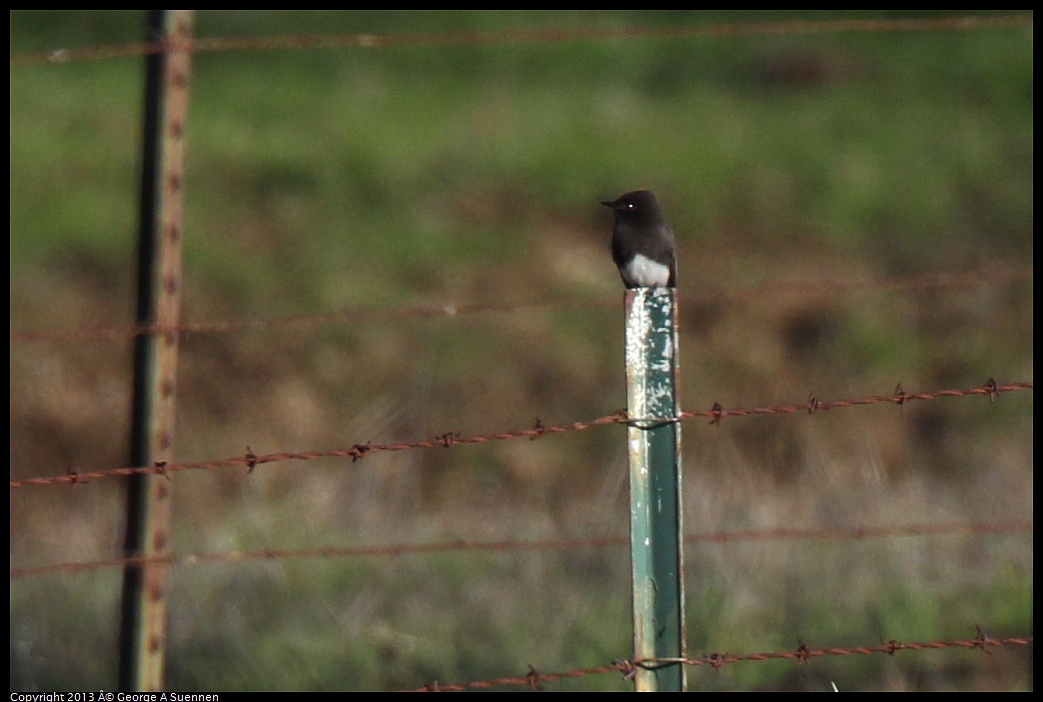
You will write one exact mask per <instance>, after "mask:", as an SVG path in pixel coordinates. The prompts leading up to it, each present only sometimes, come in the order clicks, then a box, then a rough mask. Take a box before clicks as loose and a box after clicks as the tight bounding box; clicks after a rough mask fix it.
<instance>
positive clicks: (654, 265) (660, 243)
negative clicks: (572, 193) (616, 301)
mask: <svg viewBox="0 0 1043 702" xmlns="http://www.w3.org/2000/svg"><path fill="white" fill-rule="evenodd" d="M601 204H602V205H604V206H605V207H610V208H612V212H613V213H614V214H615V215H616V226H615V227H614V228H613V229H612V260H613V261H615V262H616V265H617V266H618V267H619V275H620V276H622V278H623V283H624V284H625V285H626V286H627V287H628V288H655V287H667V288H673V287H677V257H676V255H675V253H674V230H673V229H671V228H670V225H669V224H667V223H666V220H665V219H663V213H662V212H660V210H659V203H658V202H656V200H655V195H653V194H652V193H650V192H649V191H647V190H635V191H633V192H630V193H626V194H625V195H620V196H619V197H618V198H617V199H615V200H611V201H610V200H604V201H602V203H601Z"/></svg>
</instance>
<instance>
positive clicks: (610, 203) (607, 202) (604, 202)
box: [601, 200, 613, 207]
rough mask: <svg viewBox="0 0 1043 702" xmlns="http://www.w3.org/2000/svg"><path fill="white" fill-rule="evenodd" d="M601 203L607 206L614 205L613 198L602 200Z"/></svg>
mask: <svg viewBox="0 0 1043 702" xmlns="http://www.w3.org/2000/svg"><path fill="white" fill-rule="evenodd" d="M601 204H602V205H604V206H605V207H612V205H613V202H612V201H611V200H602V201H601Z"/></svg>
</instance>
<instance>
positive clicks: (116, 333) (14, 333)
mask: <svg viewBox="0 0 1043 702" xmlns="http://www.w3.org/2000/svg"><path fill="white" fill-rule="evenodd" d="M1032 276H1033V269H1032V268H1031V267H1029V268H1020V269H1009V268H996V269H990V270H984V271H981V270H979V271H961V272H952V273H922V274H919V275H914V276H908V277H905V278H890V279H883V280H813V281H808V280H801V281H778V282H772V283H765V284H763V285H758V286H755V287H751V288H745V289H736V290H725V291H718V292H713V291H707V292H701V293H688V294H683V295H682V296H681V300H682V302H684V303H702V302H714V301H719V300H733V299H741V298H744V297H754V298H756V297H769V296H770V297H773V298H774V297H777V296H778V295H782V294H806V293H811V294H830V293H837V292H843V291H872V290H888V289H909V290H922V289H929V288H952V287H966V286H973V285H991V284H999V283H1010V282H1016V281H1019V280H1031V279H1032ZM618 304H619V302H618V300H616V299H615V298H614V297H613V298H611V299H610V298H607V297H606V298H587V299H580V300H576V299H570V300H544V301H531V302H516V303H492V304H465V305H440V306H437V305H436V306H432V305H427V306H416V307H399V308H392V309H384V310H366V309H358V308H345V309H341V310H335V311H333V312H323V313H319V314H308V315H296V316H292V317H268V318H265V317H258V318H254V319H243V320H223V321H222V320H218V321H213V322H184V323H181V324H179V325H177V326H174V327H154V326H144V325H132V324H130V325H128V324H123V325H110V326H100V327H80V328H67V329H41V330H14V329H12V330H11V332H10V334H11V336H10V341H11V342H13V343H25V342H44V341H50V342H56V341H66V340H70V339H82V340H89V339H96V340H97V339H123V338H130V337H134V336H138V335H141V334H169V333H177V334H214V333H225V332H240V331H251V330H262V329H267V328H270V327H297V328H300V327H310V326H317V325H323V324H331V323H349V322H350V323H355V324H357V323H365V322H379V321H389V320H396V319H417V320H425V319H433V318H439V317H449V318H453V317H463V316H470V315H477V314H485V313H497V312H498V313H514V312H519V311H523V310H532V309H539V308H546V307H557V308H561V309H574V308H586V307H606V308H607V307H615V306H617V305H618Z"/></svg>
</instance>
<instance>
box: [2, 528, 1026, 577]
mask: <svg viewBox="0 0 1043 702" xmlns="http://www.w3.org/2000/svg"><path fill="white" fill-rule="evenodd" d="M1032 529H1033V523H1032V521H1031V520H1028V519H1013V520H1008V521H1001V522H953V523H948V524H910V525H905V526H879V527H849V528H842V527H831V528H823V529H793V528H787V527H783V528H779V529H758V530H745V531H731V532H713V533H708V534H689V535H687V536H685V537H684V541H685V543H688V544H698V543H716V544H726V543H733V542H739V541H774V540H805V539H808V540H810V539H868V538H896V537H907V536H938V535H942V534H955V533H973V534H1002V533H1012V532H1021V531H1032ZM628 543H629V541H628V539H627V537H624V536H602V537H592V538H585V539H541V540H535V541H485V542H473V541H465V540H462V539H457V540H453V541H446V542H441V543H431V544H391V545H387V546H351V547H335V546H330V547H319V548H305V549H261V550H256V551H222V552H201V553H190V554H185V555H180V556H179V555H177V554H166V555H162V556H127V557H123V558H112V559H108V560H100V561H75V562H69V563H52V564H49V565H42V566H31V567H24V568H11V580H18V579H21V578H29V577H35V576H41V575H50V574H54V573H79V572H85V571H92V570H101V569H105V568H124V567H128V566H144V565H151V564H166V565H171V566H179V565H188V564H194V563H241V562H244V561H256V560H283V559H299V558H329V559H332V558H361V557H370V556H405V555H421V554H426V553H451V552H459V551H468V552H471V551H486V552H492V553H505V552H512V551H566V550H575V549H580V548H609V547H623V546H626V545H627V544H628Z"/></svg>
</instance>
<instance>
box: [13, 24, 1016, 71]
mask: <svg viewBox="0 0 1043 702" xmlns="http://www.w3.org/2000/svg"><path fill="white" fill-rule="evenodd" d="M1032 25H1033V16H1032V13H1031V12H1028V13H1016V14H1009V15H1000V16H991V17H985V16H981V15H967V16H960V17H927V18H912V19H847V20H844V19H841V20H821V21H805V20H792V21H788V22H749V23H741V24H738V23H735V24H709V25H689V26H684V27H649V26H640V27H588V28H582V29H560V28H555V29H513V30H500V31H474V32H466V31H464V32H430V33H422V32H398V33H392V34H338V35H330V36H317V35H296V36H276V37H224V38H213V39H194V40H192V41H191V42H188V45H189V49H190V50H191V51H192V52H194V53H197V54H199V53H213V52H225V51H274V50H287V49H381V48H390V47H398V46H422V47H435V46H469V45H486V44H557V43H564V42H573V41H583V40H585V41H591V40H599V41H601V40H606V39H696V38H713V39H724V38H729V37H742V36H759V35H787V34H788V35H808V34H834V33H847V32H910V31H916V32H928V31H932V32H938V31H944V32H951V31H967V30H978V29H995V28H1007V27H1031V26H1032ZM166 47H167V44H166V43H165V42H133V43H128V44H120V45H113V46H94V47H85V48H79V49H54V50H50V51H36V52H30V53H25V54H17V55H15V56H12V57H11V67H12V68H15V67H20V66H25V65H31V64H40V63H59V64H60V63H70V62H73V61H87V60H100V59H116V58H127V57H133V56H144V55H147V54H157V53H160V52H162V51H164V50H165V49H166ZM178 48H183V47H181V46H178Z"/></svg>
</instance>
